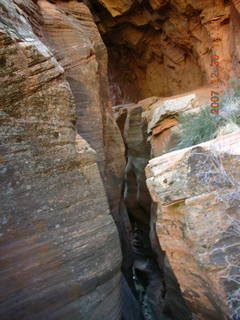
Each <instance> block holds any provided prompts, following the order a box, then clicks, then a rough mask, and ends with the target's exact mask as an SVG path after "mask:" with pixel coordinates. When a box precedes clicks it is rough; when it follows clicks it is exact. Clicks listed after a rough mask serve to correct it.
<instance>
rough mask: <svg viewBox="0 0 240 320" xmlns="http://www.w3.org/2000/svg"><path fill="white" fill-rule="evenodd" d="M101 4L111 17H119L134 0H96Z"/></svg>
mask: <svg viewBox="0 0 240 320" xmlns="http://www.w3.org/2000/svg"><path fill="white" fill-rule="evenodd" d="M98 2H100V3H101V4H103V5H104V6H105V7H106V8H107V9H108V11H109V12H110V13H111V15H112V16H113V17H116V16H119V15H121V14H123V13H125V12H126V11H128V10H129V9H130V8H131V6H132V4H133V3H134V0H98Z"/></svg>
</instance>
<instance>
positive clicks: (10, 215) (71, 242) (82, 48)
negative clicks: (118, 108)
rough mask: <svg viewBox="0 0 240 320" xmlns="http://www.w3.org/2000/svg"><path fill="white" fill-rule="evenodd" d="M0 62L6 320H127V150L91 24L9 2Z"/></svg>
mask: <svg viewBox="0 0 240 320" xmlns="http://www.w3.org/2000/svg"><path fill="white" fill-rule="evenodd" d="M0 50H1V58H0V65H1V71H0V73H1V74H0V75H1V93H0V95H1V96H0V106H1V112H0V115H1V146H0V168H1V169H0V172H1V190H0V194H1V196H0V199H1V200H0V207H1V226H0V228H1V230H0V241H1V246H0V251H1V254H0V256H1V257H0V265H1V267H0V268H1V277H0V278H1V279H0V282H1V286H0V287H1V289H0V296H1V308H0V317H1V319H6V320H7V319H86V320H89V319H92V320H94V319H100V318H104V319H109V320H110V319H111V320H113V319H114V320H115V319H116V320H117V319H120V317H121V302H120V277H121V273H120V267H121V260H122V257H121V249H120V243H119V236H118V232H117V229H116V227H115V224H114V222H113V219H112V217H111V215H110V213H112V214H113V216H114V218H115V220H116V222H117V223H118V225H119V226H120V227H121V226H122V225H123V224H124V223H125V222H124V221H125V220H124V214H125V211H124V206H121V209H120V197H121V183H122V176H123V173H124V167H125V163H124V161H125V160H124V145H123V142H122V139H121V135H120V134H119V130H118V128H117V126H116V123H115V121H114V119H113V117H112V114H111V112H112V111H111V105H110V100H109V96H108V82H107V54H106V49H105V46H104V44H103V42H102V41H101V38H100V36H99V34H98V31H97V28H96V26H95V24H94V23H93V21H92V18H91V14H90V12H89V10H88V8H87V7H86V6H85V5H84V4H82V3H79V2H77V1H71V2H69V3H66V2H63V1H59V2H57V3H55V4H53V3H50V2H47V1H41V0H40V1H31V0H16V1H11V2H9V1H5V0H3V1H1V5H0ZM107 164H108V166H107ZM120 212H121V213H122V215H121V216H120ZM121 219H122V220H121ZM126 223H128V221H127V220H126ZM122 230H123V232H122V235H123V236H122V241H125V245H126V248H127V246H128V245H129V243H128V242H127V241H128V240H127V236H126V237H125V236H124V232H127V231H125V230H127V228H126V227H125V226H124V227H122Z"/></svg>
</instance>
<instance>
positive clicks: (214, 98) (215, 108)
mask: <svg viewBox="0 0 240 320" xmlns="http://www.w3.org/2000/svg"><path fill="white" fill-rule="evenodd" d="M211 67H212V72H211V84H212V85H213V87H214V90H211V112H212V113H217V114H218V113H219V109H220V93H219V91H218V89H219V84H220V76H219V56H218V55H217V54H213V56H212V59H211Z"/></svg>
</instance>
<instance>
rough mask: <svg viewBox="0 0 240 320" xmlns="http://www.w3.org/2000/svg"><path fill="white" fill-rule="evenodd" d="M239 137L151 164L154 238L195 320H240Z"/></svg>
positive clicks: (159, 158)
mask: <svg viewBox="0 0 240 320" xmlns="http://www.w3.org/2000/svg"><path fill="white" fill-rule="evenodd" d="M239 151H240V132H239V131H237V132H234V133H232V134H230V135H227V136H224V137H221V138H218V139H216V140H213V141H209V142H206V143H203V144H200V145H197V146H194V147H190V148H187V149H183V150H179V151H175V152H171V153H168V154H165V155H163V156H161V157H158V158H155V159H152V160H151V161H150V163H149V165H148V167H147V169H146V174H147V185H148V188H149V191H150V193H151V196H152V199H153V201H154V202H155V203H157V221H156V226H157V235H158V238H159V240H160V243H161V246H162V248H163V250H164V251H166V254H167V257H168V259H169V262H170V264H171V267H172V269H173V271H174V273H175V275H176V277H177V279H178V281H179V283H180V286H181V290H182V292H183V296H184V298H185V300H186V301H187V302H188V304H189V306H190V307H191V309H192V311H193V313H194V315H195V317H196V319H199V320H200V319H201V320H205V319H238V318H239V315H240V313H239V310H240V305H239V271H240V265H239V261H240V257H239V240H240V238H239V226H240V225H239V221H240V215H239V179H240V176H239V170H238V167H239V161H240V154H239Z"/></svg>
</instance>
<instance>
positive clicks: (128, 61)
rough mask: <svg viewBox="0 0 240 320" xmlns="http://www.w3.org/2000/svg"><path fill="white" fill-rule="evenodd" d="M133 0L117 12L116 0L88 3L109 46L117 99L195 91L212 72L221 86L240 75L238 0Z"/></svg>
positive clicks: (126, 99)
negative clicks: (126, 7) (213, 60)
mask: <svg viewBox="0 0 240 320" xmlns="http://www.w3.org/2000/svg"><path fill="white" fill-rule="evenodd" d="M99 2H102V1H99ZM103 2H105V1H103ZM106 2H107V3H110V1H106ZM133 2H134V4H133V5H132V6H131V7H130V8H129V9H128V11H126V10H123V8H122V12H124V13H122V14H120V11H118V16H116V15H115V7H114V6H115V4H116V5H117V3H118V1H111V4H112V5H111V6H110V5H108V6H107V5H106V4H105V7H106V8H107V10H108V11H107V10H105V9H104V8H101V7H100V8H99V7H97V8H96V7H94V6H93V7H92V11H93V12H94V13H95V15H96V16H97V18H96V22H97V24H98V26H99V29H100V31H101V33H102V35H103V38H104V41H105V43H106V44H107V47H108V50H109V57H110V79H111V84H112V85H111V89H112V96H113V99H114V103H115V104H121V103H125V102H137V101H139V100H140V99H144V98H147V97H150V96H170V95H173V94H174V95H175V94H178V93H182V92H185V91H189V90H193V89H196V88H198V87H200V86H202V85H206V84H209V83H210V82H211V81H212V80H215V79H216V77H215V76H214V74H218V75H219V76H218V77H217V78H219V85H220V86H221V85H223V84H224V83H226V81H227V80H228V79H229V78H230V77H234V76H236V75H239V54H240V51H239V50H240V49H239V27H240V26H239V1H238V0H236V1H223V0H205V1H202V0H199V1H196V0H187V1H185V0H171V1H170V0H148V1H133ZM122 3H125V1H123V2H122ZM215 55H217V56H218V57H219V59H218V61H219V64H218V66H217V67H214V66H213V65H212V64H211V62H212V59H213V57H214V56H215Z"/></svg>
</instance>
